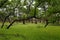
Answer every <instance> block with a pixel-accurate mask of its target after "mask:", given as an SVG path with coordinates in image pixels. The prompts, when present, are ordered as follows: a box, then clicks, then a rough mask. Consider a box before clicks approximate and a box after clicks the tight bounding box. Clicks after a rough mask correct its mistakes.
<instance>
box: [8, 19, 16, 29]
mask: <svg viewBox="0 0 60 40" xmlns="http://www.w3.org/2000/svg"><path fill="white" fill-rule="evenodd" d="M15 21H16V20H14V21H13V22H12V23H10V25H9V26H8V27H7V29H9V28H10V27H11V26H12V25H13V23H14V22H15Z"/></svg>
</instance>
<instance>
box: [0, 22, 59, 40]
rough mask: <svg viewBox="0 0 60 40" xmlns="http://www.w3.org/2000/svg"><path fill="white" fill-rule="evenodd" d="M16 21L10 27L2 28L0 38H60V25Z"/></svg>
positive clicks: (5, 39) (41, 39) (34, 39)
mask: <svg viewBox="0 0 60 40" xmlns="http://www.w3.org/2000/svg"><path fill="white" fill-rule="evenodd" d="M43 26H44V24H39V23H38V24H31V23H27V24H25V25H24V24H21V23H15V24H13V26H11V27H10V29H6V26H4V28H3V29H1V28H0V40H60V26H50V25H49V26H47V28H44V27H43Z"/></svg>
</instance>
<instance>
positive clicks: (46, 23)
mask: <svg viewBox="0 0 60 40" xmlns="http://www.w3.org/2000/svg"><path fill="white" fill-rule="evenodd" d="M48 24H49V22H48V20H46V25H45V26H44V27H45V28H46V27H47V25H48Z"/></svg>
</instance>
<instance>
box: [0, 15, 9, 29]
mask: <svg viewBox="0 0 60 40" xmlns="http://www.w3.org/2000/svg"><path fill="white" fill-rule="evenodd" d="M9 16H10V14H9V15H7V16H6V17H5V19H4V20H3V24H2V26H1V28H3V26H4V23H5V21H6V19H7V18H8V17H9Z"/></svg>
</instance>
